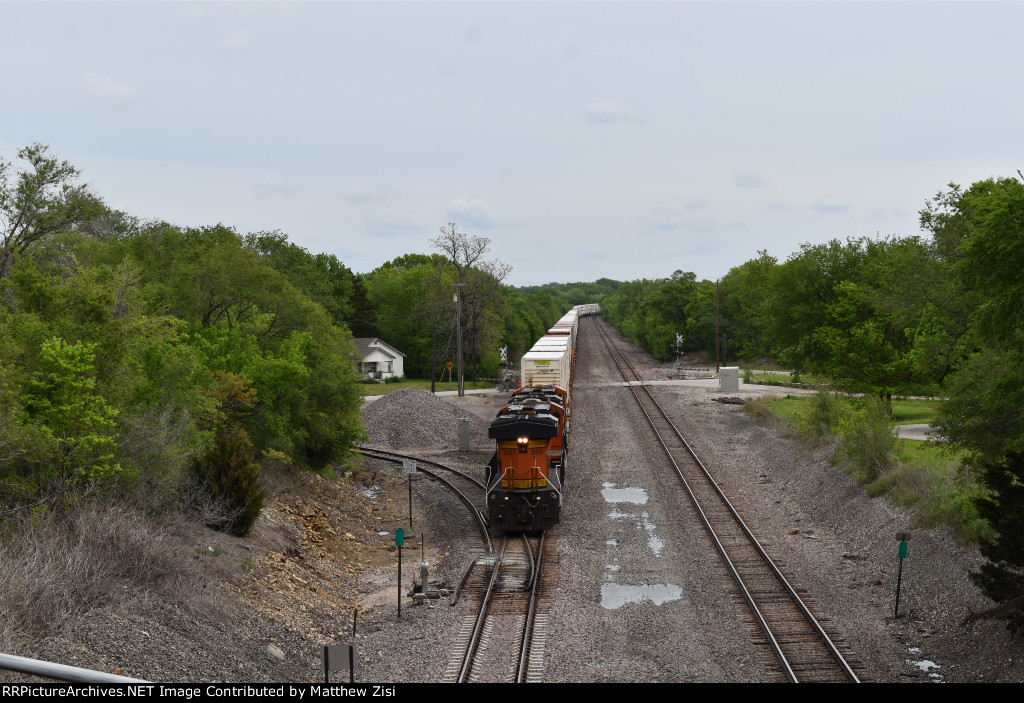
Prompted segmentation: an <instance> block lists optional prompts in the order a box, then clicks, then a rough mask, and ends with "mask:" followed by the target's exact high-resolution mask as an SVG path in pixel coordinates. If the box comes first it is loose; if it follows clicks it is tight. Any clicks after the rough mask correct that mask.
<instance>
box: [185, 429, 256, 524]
mask: <svg viewBox="0 0 1024 703" xmlns="http://www.w3.org/2000/svg"><path fill="white" fill-rule="evenodd" d="M192 476H193V479H194V480H195V482H196V487H197V488H198V490H199V492H200V494H202V493H205V494H207V495H208V496H209V497H210V498H211V499H212V501H213V504H214V506H219V507H220V508H221V510H213V511H205V512H206V514H205V516H204V522H205V523H206V525H207V527H212V528H213V529H215V530H220V531H221V532H230V533H231V534H233V535H236V536H238V537H244V536H245V535H247V534H249V532H251V531H252V526H253V524H255V522H256V518H258V517H259V515H260V511H261V510H262V509H263V500H264V498H265V493H264V491H263V488H262V486H261V485H260V465H259V464H258V463H256V462H255V461H254V460H253V448H252V442H250V441H249V435H248V434H246V432H245V430H244V429H242V428H241V427H239V426H238V425H236V424H233V423H231V424H223V423H222V424H219V425H218V426H217V428H216V430H215V433H214V437H213V444H212V446H211V447H210V448H209V450H207V452H206V454H204V455H203V456H202V457H200V458H198V459H195V460H193V462H192Z"/></svg>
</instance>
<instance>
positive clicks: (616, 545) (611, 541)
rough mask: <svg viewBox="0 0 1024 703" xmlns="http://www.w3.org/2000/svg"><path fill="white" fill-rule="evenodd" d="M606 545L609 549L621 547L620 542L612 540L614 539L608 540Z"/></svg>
mask: <svg viewBox="0 0 1024 703" xmlns="http://www.w3.org/2000/svg"><path fill="white" fill-rule="evenodd" d="M605 544H607V545H608V546H609V547H618V546H619V540H617V539H615V538H612V539H609V540H607V541H606V542H605Z"/></svg>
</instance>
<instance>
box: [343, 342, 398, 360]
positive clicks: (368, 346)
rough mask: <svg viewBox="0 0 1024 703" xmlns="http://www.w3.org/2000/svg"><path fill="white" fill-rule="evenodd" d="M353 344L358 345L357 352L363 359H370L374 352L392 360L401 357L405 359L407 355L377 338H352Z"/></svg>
mask: <svg viewBox="0 0 1024 703" xmlns="http://www.w3.org/2000/svg"><path fill="white" fill-rule="evenodd" d="M352 343H353V344H355V345H356V351H358V352H359V356H360V357H361V358H363V359H365V358H366V357H368V356H369V355H370V354H371V353H372V352H374V351H379V352H383V353H385V354H387V355H388V356H390V357H391V358H392V359H396V358H398V357H399V356H401V357H403V358H404V357H405V354H403V353H402V352H400V351H398V350H397V349H395V348H394V347H393V346H391V345H390V344H388V343H387V342H382V341H381V340H380V339H379V338H377V337H352Z"/></svg>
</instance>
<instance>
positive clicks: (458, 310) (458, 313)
mask: <svg viewBox="0 0 1024 703" xmlns="http://www.w3.org/2000/svg"><path fill="white" fill-rule="evenodd" d="M464 285H465V284H464V283H453V284H452V286H453V287H455V288H456V289H458V290H457V292H456V293H455V339H456V344H455V354H456V361H457V364H458V366H457V373H458V375H459V397H460V398H462V397H464V396H465V395H466V385H465V383H464V382H463V380H462V286H464Z"/></svg>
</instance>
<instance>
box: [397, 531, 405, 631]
mask: <svg viewBox="0 0 1024 703" xmlns="http://www.w3.org/2000/svg"><path fill="white" fill-rule="evenodd" d="M403 544H405V530H403V529H402V528H401V527H399V528H398V529H397V530H395V546H396V547H398V617H402V545H403Z"/></svg>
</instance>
